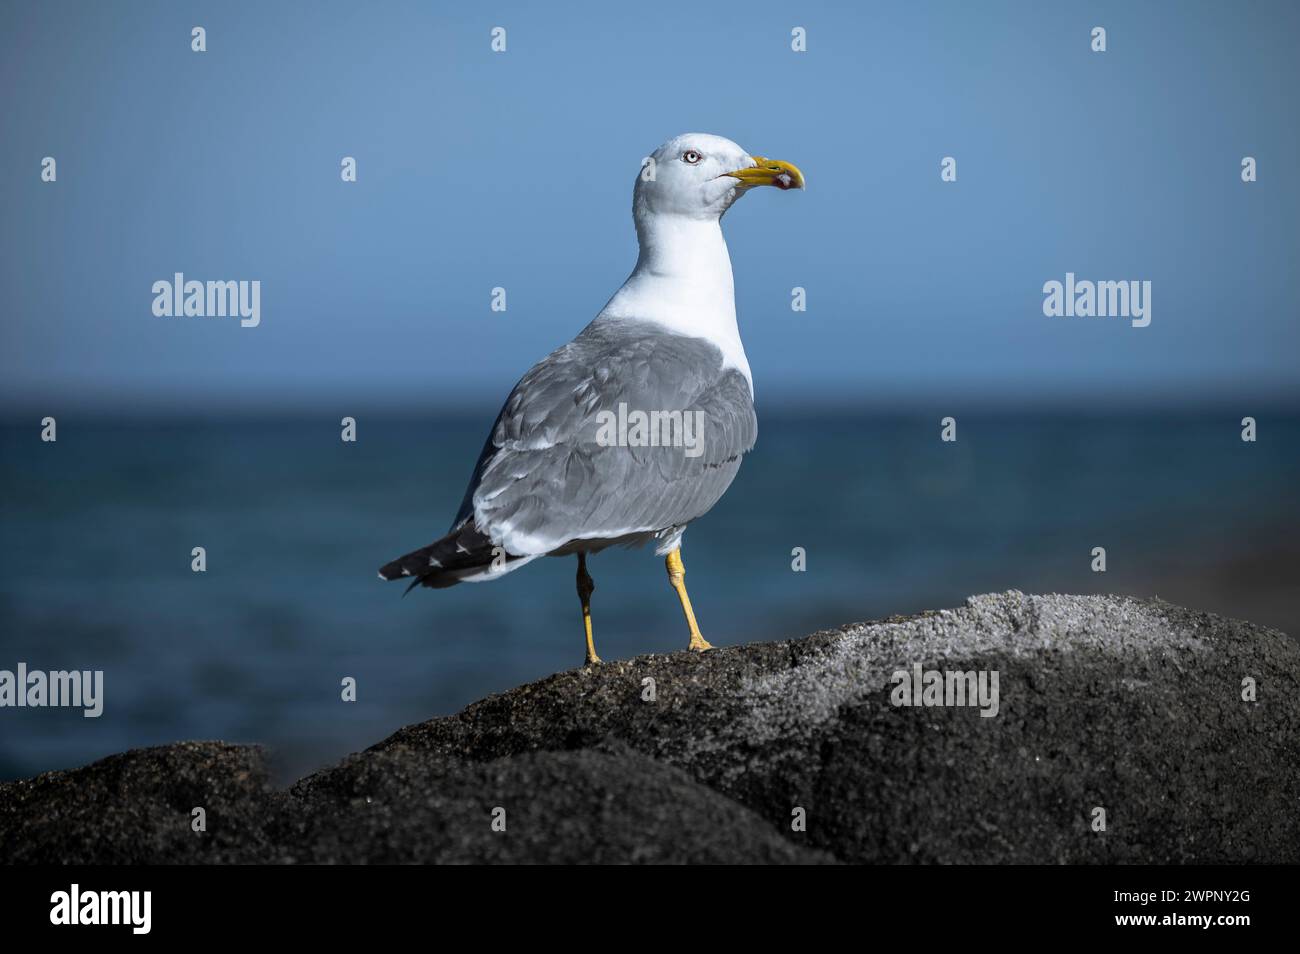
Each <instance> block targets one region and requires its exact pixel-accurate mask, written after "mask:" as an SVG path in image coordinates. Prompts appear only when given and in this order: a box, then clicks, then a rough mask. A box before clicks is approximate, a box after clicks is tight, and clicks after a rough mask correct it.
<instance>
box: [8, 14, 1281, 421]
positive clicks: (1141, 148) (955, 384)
mask: <svg viewBox="0 0 1300 954" xmlns="http://www.w3.org/2000/svg"><path fill="white" fill-rule="evenodd" d="M195 25H201V26H203V27H205V29H206V30H207V44H208V51H207V52H206V53H202V54H197V53H194V52H192V51H191V49H190V29H191V27H193V26H195ZM1098 25H1100V26H1104V27H1105V28H1106V29H1107V41H1108V51H1107V52H1106V53H1104V54H1098V53H1093V52H1092V51H1091V49H1090V46H1089V31H1090V30H1091V28H1092V27H1094V26H1098ZM494 26H503V27H505V28H506V30H507V44H508V49H507V52H505V53H502V54H496V53H493V52H492V51H491V49H490V47H489V43H490V36H489V31H490V30H491V28H492V27H494ZM795 26H802V27H805V28H806V30H807V35H808V51H807V52H806V53H794V52H792V51H791V49H790V30H791V29H792V28H793V27H795ZM0 35H3V36H4V37H5V40H4V41H3V42H4V44H5V47H6V53H5V56H4V58H3V62H2V63H0V83H2V84H3V87H4V89H5V90H6V93H5V107H6V108H5V110H3V111H2V112H0V209H2V210H3V214H2V217H0V282H2V284H3V290H4V295H3V303H4V304H3V309H4V311H3V323H2V325H0V328H2V330H0V335H2V342H3V349H2V352H0V373H2V378H3V380H2V381H0V400H3V402H4V404H5V405H6V406H7V407H10V408H16V407H20V406H21V407H23V408H27V407H41V408H44V407H50V408H56V409H57V408H62V407H66V406H70V405H89V406H94V407H96V408H99V409H107V410H110V411H111V410H112V409H114V408H117V407H128V406H134V407H139V408H145V409H170V408H185V407H199V408H209V409H213V410H220V409H222V408H227V407H235V406H240V407H251V408H254V409H261V410H275V409H283V408H287V407H296V406H302V407H306V408H315V407H321V406H327V407H328V408H329V409H330V410H331V412H333V411H334V410H335V409H337V408H343V409H347V408H351V407H358V406H364V405H393V406H400V407H404V408H408V409H412V410H416V411H426V410H435V409H438V408H441V407H447V406H450V405H453V404H455V405H459V404H466V403H468V404H478V403H494V402H497V401H499V400H500V399H501V398H503V397H504V395H505V393H506V392H507V390H508V389H509V387H510V386H511V385H512V384H513V383H514V382H515V381H516V380H517V379H518V377H519V376H520V375H521V374H522V373H523V372H524V371H525V370H526V369H527V368H528V366H529V365H530V364H531V363H532V362H533V361H535V360H537V359H538V358H540V357H542V356H543V355H544V354H545V353H547V352H548V351H549V350H551V349H552V348H554V347H555V346H557V345H559V344H561V343H562V342H564V341H565V340H567V339H568V338H569V337H571V336H572V335H573V334H574V333H576V332H577V331H578V330H579V329H580V328H581V327H582V326H583V325H584V324H586V322H587V321H588V320H590V318H591V317H592V316H593V315H594V314H595V313H596V312H597V311H598V310H599V309H600V307H601V306H602V305H603V304H604V303H605V301H606V300H607V299H608V297H609V295H610V294H611V293H612V292H613V291H614V290H615V289H616V288H617V287H618V285H619V284H620V283H621V282H622V281H623V279H624V278H625V277H626V275H627V273H628V272H629V270H630V269H631V267H632V264H633V263H634V261H635V258H636V245H635V236H634V233H633V230H632V223H631V215H630V200H631V188H632V182H633V179H634V177H635V175H636V173H637V171H638V168H639V163H640V160H641V157H642V156H644V155H647V154H648V153H649V152H650V151H652V150H653V149H654V148H655V147H656V146H658V145H659V143H661V142H662V141H663V140H665V139H667V138H668V137H670V136H672V135H674V134H676V133H680V132H685V131H703V132H713V133H718V134H721V135H725V136H728V137H730V138H732V139H735V140H736V141H738V142H739V143H741V144H742V145H743V146H744V147H745V148H747V149H748V150H750V151H751V152H755V153H762V154H764V155H767V156H772V157H776V158H781V159H787V160H790V161H793V162H795V163H797V164H798V165H799V166H800V167H801V168H802V169H803V171H804V172H805V174H806V175H807V178H808V190H807V191H806V192H805V193H794V194H782V193H777V192H776V191H774V190H762V191H761V192H758V193H755V194H751V195H749V196H747V197H746V198H745V200H744V201H743V202H742V203H740V204H739V205H737V206H736V207H735V208H734V209H733V210H732V211H731V212H730V213H728V215H727V218H726V220H725V222H724V226H725V228H726V232H727V237H728V242H729V244H730V247H731V253H732V260H733V264H734V270H735V274H736V283H737V301H738V308H739V312H740V319H741V326H742V333H743V334H744V337H745V341H746V347H747V350H748V353H749V358H750V363H751V366H752V368H753V371H754V376H755V383H756V389H757V392H758V398H759V402H760V407H764V406H765V407H771V406H772V404H776V403H793V402H795V401H796V400H798V399H800V398H803V397H807V396H808V395H813V396H816V397H818V398H826V399H838V400H845V401H850V402H855V403H861V404H863V405H864V406H874V405H878V404H885V403H903V404H907V403H918V402H923V403H933V402H939V401H943V400H949V399H952V398H959V399H976V398H978V399H988V400H995V401H1009V402H1012V403H1016V404H1030V405H1035V404H1040V403H1043V402H1049V401H1053V400H1066V401H1073V402H1082V403H1086V404H1099V405H1100V404H1108V403H1113V402H1117V401H1118V402H1130V401H1166V402H1167V401H1173V402H1182V401H1189V402H1190V401H1196V400H1213V399H1220V398H1222V399H1226V400H1233V401H1235V400H1255V399H1260V398H1270V399H1276V398H1281V399H1285V400H1289V401H1293V400H1295V399H1297V397H1300V393H1298V389H1297V386H1296V374H1295V370H1294V368H1295V360H1296V355H1297V354H1298V353H1300V331H1298V330H1297V326H1298V324H1300V322H1298V317H1300V305H1298V304H1297V289H1296V284H1295V276H1296V271H1295V270H1296V263H1297V260H1298V259H1300V255H1298V254H1297V253H1300V242H1298V240H1297V229H1298V228H1300V185H1298V184H1297V177H1296V174H1295V166H1296V156H1297V155H1300V128H1298V127H1300V123H1297V121H1296V111H1295V105H1294V101H1293V97H1294V91H1295V90H1296V89H1298V88H1300V58H1298V57H1296V56H1295V49H1296V43H1297V37H1298V36H1300V6H1297V5H1296V4H1294V3H1284V2H1276V3H1267V2H1259V3H1250V4H1227V3H1219V4H1200V3H1172V2H1171V3H1142V4H1130V3H1111V4H1107V3H1094V4H1087V5H1084V4H1077V3H1059V4H1058V3H1053V4H1038V3H992V4H971V3H893V4H876V5H871V6H868V5H864V4H848V3H844V4H789V3H776V2H763V0H747V2H746V3H744V4H729V3H722V4H711V5H710V4H699V3H668V2H659V0H656V2H652V3H637V4H629V5H626V6H624V7H622V8H621V9H612V8H611V5H608V4H599V3H591V4H562V3H553V4H537V3H532V4H524V3H520V4H493V5H478V4H473V5H471V4H465V5H460V6H458V7H454V8H453V7H451V6H450V5H442V4H431V3H387V2H386V3H377V4H361V3H333V2H325V3H312V4H288V3H273V4H267V3H229V2H221V3H216V2H213V3H192V4H176V3H130V4H101V3H91V2H79V3H68V2H49V3H42V4H6V5H4V7H3V10H2V11H0ZM1246 155H1250V156H1254V157H1256V158H1257V160H1258V168H1259V181H1257V182H1255V183H1251V184H1244V183H1242V181H1241V178H1240V163H1241V158H1242V157H1243V156H1246ZM44 156H54V157H55V158H56V159H57V162H58V181H57V182H56V183H53V184H49V183H43V182H41V181H40V176H39V174H40V162H41V159H42V157H44ZM343 156H354V157H356V159H357V162H358V181H357V182H356V183H355V184H346V183H343V182H342V181H341V180H340V176H339V163H340V160H341V158H342V157H343ZM944 156H953V157H955V158H956V160H957V164H958V165H957V169H958V179H957V181H956V182H955V183H944V182H941V181H940V177H939V164H940V160H941V159H942V158H943V157H944ZM177 271H180V272H184V273H185V274H186V276H187V277H189V278H197V279H205V280H206V279H244V280H252V279H257V280H259V281H261V283H262V321H261V325H260V326H259V327H257V328H255V329H243V328H240V327H239V326H238V324H237V322H234V321H229V320H226V321H221V320H216V321H203V320H192V319H191V320H185V319H163V318H157V317H155V316H154V315H153V314H152V311H151V304H152V299H153V296H152V293H151V291H150V289H151V286H152V284H153V282H155V281H157V280H159V279H169V278H170V277H171V276H172V274H173V273H174V272H177ZM1067 271H1071V272H1074V273H1076V275H1078V276H1079V277H1080V278H1090V279H1098V280H1101V279H1107V280H1121V279H1138V280H1149V281H1151V282H1152V285H1153V301H1152V323H1151V325H1150V327H1147V328H1142V329H1136V328H1132V327H1130V326H1129V324H1128V323H1127V322H1125V321H1121V320H1101V319H1061V318H1048V317H1045V316H1044V315H1043V312H1042V301H1043V293H1042V286H1043V283H1044V282H1045V281H1048V280H1051V279H1056V280H1063V279H1064V276H1065V273H1066V272H1067ZM796 285H797V286H802V287H804V288H806V289H807V296H808V310H807V312H804V313H795V312H792V311H791V309H790V305H789V303H790V289H791V288H792V287H794V286H796ZM495 286H503V287H505V288H506V289H507V293H508V302H509V308H508V310H507V312H505V313H494V312H492V311H491V310H490V308H489V303H490V293H491V289H492V288H493V287H495Z"/></svg>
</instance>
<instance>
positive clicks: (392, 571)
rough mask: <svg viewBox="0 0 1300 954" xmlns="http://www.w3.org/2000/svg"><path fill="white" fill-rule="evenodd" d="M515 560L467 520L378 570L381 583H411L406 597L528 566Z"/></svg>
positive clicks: (523, 559)
mask: <svg viewBox="0 0 1300 954" xmlns="http://www.w3.org/2000/svg"><path fill="white" fill-rule="evenodd" d="M530 559H531V558H530V557H515V556H511V555H510V554H508V553H506V552H505V551H504V550H502V549H501V548H500V547H496V546H493V545H492V541H491V540H490V539H488V537H487V536H486V535H485V534H483V533H482V532H480V531H479V529H478V528H477V527H475V526H474V522H473V520H467V521H466V522H465V523H463V524H461V525H460V526H459V527H457V528H456V529H455V530H452V531H451V533H449V534H447V535H446V536H445V537H443V538H442V539H441V540H435V541H434V542H433V543H430V544H429V545H428V546H427V547H421V548H420V549H418V550H412V551H411V552H410V553H407V554H405V555H404V556H400V557H398V558H397V559H396V560H393V561H392V562H391V563H385V564H384V565H383V566H382V567H380V568H379V578H380V579H381V580H410V581H411V585H410V586H408V587H407V588H406V592H407V593H409V592H411V590H413V589H415V588H416V587H417V586H429V587H433V588H434V589H441V588H443V587H447V586H455V585H456V584H457V583H461V582H476V581H478V580H484V579H490V578H491V577H494V576H498V575H500V574H502V573H505V572H508V571H510V570H514V569H517V568H518V567H519V566H522V565H523V564H524V563H527V562H529V560H530Z"/></svg>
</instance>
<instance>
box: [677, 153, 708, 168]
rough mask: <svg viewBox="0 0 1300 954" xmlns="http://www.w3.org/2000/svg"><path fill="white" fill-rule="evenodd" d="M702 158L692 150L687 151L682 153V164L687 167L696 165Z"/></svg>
mask: <svg viewBox="0 0 1300 954" xmlns="http://www.w3.org/2000/svg"><path fill="white" fill-rule="evenodd" d="M703 158H704V157H703V156H701V155H700V154H699V153H698V152H696V151H695V150H694V149H687V150H686V151H685V152H684V153H682V162H684V163H686V164H687V165H688V166H694V165H697V164H698V163H699V161H700V160H701V159H703Z"/></svg>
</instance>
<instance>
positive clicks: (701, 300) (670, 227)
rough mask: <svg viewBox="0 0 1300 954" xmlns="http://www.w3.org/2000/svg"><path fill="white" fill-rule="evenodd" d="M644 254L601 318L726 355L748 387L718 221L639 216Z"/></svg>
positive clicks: (725, 364)
mask: <svg viewBox="0 0 1300 954" xmlns="http://www.w3.org/2000/svg"><path fill="white" fill-rule="evenodd" d="M636 234H637V240H638V241H639V242H640V244H641V254H640V255H639V256H638V257H637V260H636V268H634V269H633V270H632V274H631V275H630V276H629V277H628V280H627V281H626V282H624V283H623V287H622V288H620V289H619V290H618V291H617V292H616V293H615V294H614V297H613V298H611V299H610V300H609V304H607V305H606V306H605V307H604V309H603V310H602V311H601V313H600V314H599V315H598V316H597V319H598V320H599V319H600V318H632V319H638V320H641V321H650V322H654V323H655V324H658V325H662V326H663V327H664V328H666V329H667V330H669V331H671V332H674V333H675V334H680V335H686V336H687V337H691V338H704V339H706V340H708V341H710V342H712V343H713V344H714V345H716V346H717V347H718V349H719V350H720V351H721V352H722V366H723V367H724V368H735V369H736V370H738V371H740V373H741V374H743V375H744V376H745V379H746V380H747V381H748V382H749V388H750V392H751V393H752V392H753V389H754V381H753V378H752V377H751V376H750V373H749V361H748V360H747V359H746V357H745V348H744V346H743V345H742V344H741V341H740V329H739V328H738V327H737V325H736V289H735V284H734V283H733V281H732V277H731V256H730V255H728V254H727V243H726V240H725V239H723V237H722V225H721V223H720V222H719V221H718V219H717V218H708V219H697V218H690V217H688V216H682V215H650V214H646V215H638V216H637V217H636Z"/></svg>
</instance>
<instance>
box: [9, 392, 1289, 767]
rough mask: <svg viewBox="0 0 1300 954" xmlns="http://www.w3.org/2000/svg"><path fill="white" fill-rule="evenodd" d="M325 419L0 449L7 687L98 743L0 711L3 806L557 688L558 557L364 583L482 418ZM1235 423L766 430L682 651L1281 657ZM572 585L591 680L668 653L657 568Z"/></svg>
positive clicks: (1093, 419)
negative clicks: (99, 701) (1148, 647)
mask: <svg viewBox="0 0 1300 954" xmlns="http://www.w3.org/2000/svg"><path fill="white" fill-rule="evenodd" d="M343 413H346V412H340V413H338V414H322V415H320V416H317V417H314V418H309V417H286V418H284V419H269V418H256V417H248V416H243V417H232V418H229V419H220V420H213V419H202V420H195V419H192V418H187V417H185V416H183V415H180V414H178V415H177V416H175V417H173V418H168V419H162V418H160V419H144V418H133V419H130V420H126V421H110V420H107V419H105V418H102V417H98V418H96V417H90V418H84V417H79V416H78V415H76V414H64V415H60V416H59V424H58V427H59V430H58V440H57V442H56V443H43V442H42V441H41V440H40V427H39V416H36V417H33V418H32V419H30V420H28V419H23V420H21V421H15V420H10V421H9V422H8V423H7V424H5V425H4V426H3V427H0V450H2V452H3V453H2V456H0V501H2V502H0V506H2V507H3V521H2V524H0V526H2V528H3V529H2V531H0V532H2V536H0V542H2V544H3V546H0V669H9V670H12V669H14V668H15V667H16V665H17V664H18V663H19V662H25V663H26V664H27V665H28V667H29V669H41V670H57V669H81V670H86V669H89V670H96V669H100V670H103V671H104V680H105V690H104V694H105V701H104V712H103V715H102V716H101V717H100V718H98V719H86V718H83V717H82V715H81V713H80V711H79V710H61V709H4V710H0V779H12V778H17V777H24V776H28V775H32V774H35V773H37V772H41V771H45V770H48V769H55V768H69V767H73V766H77V765H81V764H84V763H86V762H88V761H91V760H93V759H96V758H99V757H101V756H104V755H108V754H111V753H113V752H117V751H120V750H123V749H126V748H130V747H135V746H144V745H154V744H159V743H166V742H172V741H176V740H181V739H224V740H227V741H231V742H257V743H263V744H265V745H267V746H268V748H269V749H270V751H271V755H272V764H273V765H274V767H275V770H276V773H277V775H278V776H279V777H280V778H281V779H282V780H283V779H289V778H293V777H296V776H297V775H299V774H302V773H304V772H307V771H309V770H311V769H314V768H317V767H320V766H323V765H325V764H328V763H330V762H332V761H333V760H336V759H338V758H339V757H341V756H343V755H345V754H346V753H348V752H351V751H355V750H357V749H359V748H363V747H365V746H367V745H369V744H371V743H373V742H376V741H378V740H379V739H381V738H382V737H384V736H385V735H387V734H388V733H389V732H391V731H393V730H394V729H397V728H398V727H400V726H402V725H405V724H407V723H410V722H415V721H419V720H423V719H428V718H430V717H433V716H437V715H443V714H447V713H451V712H454V711H456V710H458V709H459V708H461V707H463V706H464V705H466V704H467V703H470V702H473V701H474V700H476V699H478V698H481V697H482V696H484V695H486V694H488V693H492V692H497V691H501V690H505V689H508V688H511V687H513V686H516V685H518V684H520V683H522V682H525V681H528V680H532V679H537V678H539V677H542V676H546V675H548V674H550V673H552V672H555V671H556V670H560V669H565V668H570V667H572V666H575V665H578V664H579V663H581V661H582V649H583V644H582V631H581V623H580V616H579V611H578V603H577V597H576V595H575V592H574V571H575V561H574V559H573V558H571V557H570V558H565V559H547V560H541V561H537V562H535V563H533V564H531V565H530V566H527V567H525V568H523V569H522V570H520V571H519V572H516V573H512V574H510V575H508V576H506V577H504V578H502V579H500V580H497V581H493V582H491V583H483V584H467V585H461V586H458V587H455V588H452V589H449V590H442V591H428V590H419V591H416V592H413V593H411V594H410V595H409V596H408V597H406V598H403V597H402V592H403V589H404V587H403V585H402V584H398V583H393V584H385V583H382V582H381V581H379V580H378V579H377V578H376V569H377V568H378V567H379V566H380V564H382V563H384V562H385V561H387V560H389V559H391V558H393V557H395V556H398V555H399V554H401V553H404V552H406V551H407V550H410V549H414V548H415V547H418V546H421V545H423V544H425V543H428V542H430V541H432V540H433V539H435V538H436V537H438V536H440V535H441V534H442V533H443V532H444V531H445V530H446V529H447V526H448V524H449V522H450V520H451V517H452V516H453V514H454V512H455V510H456V508H457V506H458V504H459V503H460V499H461V495H462V493H463V491H464V487H465V482H466V480H467V479H468V477H469V473H470V469H471V467H472V465H473V462H474V460H475V458H476V455H477V453H478V450H479V448H480V447H481V444H482V440H483V437H484V435H485V433H486V432H487V429H488V427H489V425H490V423H491V421H492V418H493V413H494V409H490V408H483V409H481V410H476V411H466V412H462V413H457V414H454V415H449V416H445V417H441V418H419V417H414V416H399V415H393V414H381V413H378V412H376V413H374V414H370V415H366V414H359V415H355V416H356V417H357V420H358V425H357V426H358V440H357V441H356V443H350V444H349V443H344V442H343V441H341V440H340V436H339V435H340V428H339V424H338V422H339V419H340V418H341V417H342V416H343ZM944 413H948V412H944ZM1244 413H1248V412H1243V411H1242V410H1241V409H1239V408H1217V409H1209V410H1198V411H1196V412H1180V413H1173V412H1170V413H1127V412H1123V413H1121V412H1113V413H1097V414H1083V413H1077V412H1062V413H1041V414H1038V415H1033V416H1027V415H1025V414H1021V413H1012V412H996V413H995V412H991V411H990V412H983V413H974V412H972V413H966V414H962V413H957V414H956V416H957V417H958V431H957V438H958V439H957V441H956V442H955V443H944V442H941V441H940V439H939V432H940V425H939V418H940V417H941V416H942V414H941V413H938V412H936V413H930V412H922V411H917V412H902V411H900V412H897V413H893V414H889V415H882V416H865V415H863V414H862V413H861V412H858V411H850V410H845V409H838V408H833V407H832V408H819V409H809V410H806V411H800V412H793V413H787V414H785V415H780V414H772V413H766V412H764V411H763V409H762V408H761V407H760V431H759V442H758V446H757V448H756V449H755V451H754V452H753V453H752V454H751V455H750V456H749V457H748V458H747V459H746V461H745V464H744V466H743V467H742V468H741V471H740V476H739V478H738V479H737V481H736V483H735V484H734V485H733V486H732V488H731V490H730V491H729V492H728V494H727V495H726V497H724V498H723V500H722V502H721V503H720V504H719V505H718V506H717V507H716V508H715V509H714V510H713V511H712V512H711V513H710V514H708V515H707V516H706V517H704V518H703V519H701V520H700V521H698V522H697V523H696V524H694V525H693V526H692V527H691V528H690V530H689V531H688V533H687V534H686V538H685V544H684V547H683V551H682V552H683V556H684V559H685V563H686V568H687V583H688V585H689V587H690V592H691V596H692V599H693V601H694V603H695V608H696V611H697V613H698V615H699V618H700V623H701V626H702V628H703V630H704V632H705V635H706V636H707V637H708V638H709V639H710V640H711V641H712V642H713V643H714V644H715V645H729V644H735V643H743V642H750V641H755V640H770V639H780V638H784V637H792V636H799V635H802V634H805V633H808V632H811V631H813V630H816V629H819V628H826V627H834V626H839V625H841V624H844V623H847V622H851V621H857V620H865V619H872V618H881V617H886V616H889V615H892V614H902V613H912V612H916V611H920V610H924V609H937V608H942V607H949V606H957V605H960V604H961V603H962V601H963V600H964V599H965V597H966V596H967V595H969V594H972V593H980V592H987V591H994V590H1005V589H1009V588H1018V589H1021V590H1025V591H1039V592H1042V591H1058V592H1082V593H1093V592H1118V593H1133V594H1139V595H1159V596H1162V597H1164V598H1166V599H1170V600H1173V601H1175V602H1180V603H1184V604H1187V605H1191V606H1193V607H1196V608H1200V609H1207V610H1212V611H1215V612H1219V613H1223V614H1227V615H1232V616H1237V617H1242V618H1249V619H1252V620H1255V621H1257V622H1261V623H1268V624H1270V625H1273V626H1276V627H1279V628H1281V629H1283V630H1285V631H1287V632H1289V633H1290V634H1292V635H1293V636H1294V634H1295V633H1296V632H1297V631H1298V630H1300V626H1298V625H1297V624H1298V623H1300V603H1298V602H1297V585H1296V580H1297V575H1296V573H1297V567H1300V560H1298V559H1297V554H1300V545H1298V544H1297V540H1300V534H1297V530H1300V494H1297V486H1300V415H1297V414H1295V413H1265V412H1257V413H1256V416H1257V417H1258V420H1259V439H1258V440H1257V441H1256V442H1255V443H1245V442H1243V441H1242V440H1241V438H1240V431H1241V426H1240V419H1241V418H1242V417H1243V416H1244ZM196 546H201V547H204V548H205V549H206V553H207V570H206V572H203V573H195V572H193V571H192V570H191V559H192V558H191V551H192V549H193V548H194V547H196ZM1097 546H1102V547H1105V548H1106V555H1107V569H1106V572H1105V573H1104V574H1102V573H1095V572H1093V571H1092V569H1091V564H1092V561H1093V557H1092V549H1093V548H1094V547H1097ZM796 547H801V548H803V549H804V551H805V552H806V570H805V571H804V572H795V571H794V570H792V560H793V557H792V551H793V550H794V549H795V548H796ZM590 569H591V572H592V575H593V577H594V578H595V581H596V587H597V589H596V593H595V596H594V598H593V616H594V620H595V630H596V643H597V648H598V650H599V652H600V653H601V655H602V656H603V657H604V658H605V659H606V660H610V659H619V658H625V657H630V656H634V655H638V654H641V653H648V652H668V651H673V650H677V649H681V648H682V647H683V646H684V645H685V643H686V634H685V627H684V624H683V622H682V619H681V614H680V610H679V608H678V604H677V600H676V598H675V597H674V595H673V593H672V591H671V590H670V589H669V587H668V584H667V581H666V578H665V574H664V570H663V565H662V561H661V560H659V559H658V558H656V557H655V556H654V555H653V553H652V551H651V550H649V549H645V550H630V551H623V550H617V551H606V552H604V553H601V554H599V555H597V556H595V557H593V558H592V560H591V561H590ZM345 677H352V678H354V679H355V680H356V684H357V699H356V701H355V702H344V701H342V699H341V688H340V685H341V681H342V680H343V679H344V678H345Z"/></svg>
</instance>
